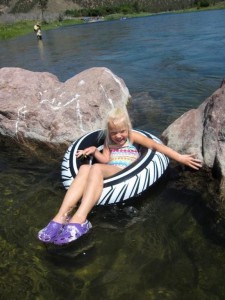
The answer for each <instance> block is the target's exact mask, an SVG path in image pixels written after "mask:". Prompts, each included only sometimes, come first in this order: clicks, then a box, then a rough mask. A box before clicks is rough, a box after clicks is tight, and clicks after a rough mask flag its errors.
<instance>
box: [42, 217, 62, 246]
mask: <svg viewBox="0 0 225 300" xmlns="http://www.w3.org/2000/svg"><path fill="white" fill-rule="evenodd" d="M63 226H64V224H60V223H57V222H55V221H51V222H49V223H48V225H47V226H46V227H45V228H43V229H41V230H40V231H39V232H38V239H39V240H40V241H42V242H44V243H52V242H53V240H54V239H55V238H56V237H57V236H58V235H59V234H60V233H61V231H62V229H63Z"/></svg>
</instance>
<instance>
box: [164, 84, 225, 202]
mask: <svg viewBox="0 0 225 300" xmlns="http://www.w3.org/2000/svg"><path fill="white" fill-rule="evenodd" d="M224 116H225V80H224V81H223V82H222V84H221V86H220V88H219V89H218V90H216V91H215V92H214V93H213V94H212V95H211V96H210V97H209V98H207V99H206V100H205V101H204V102H203V103H202V104H201V105H200V106H199V107H198V108H197V109H192V110H190V111H188V112H186V113H185V114H183V115H182V116H181V117H180V118H178V119H177V120H176V121H175V122H174V123H172V124H171V125H170V126H169V127H168V128H167V129H166V130H165V131H164V132H163V133H162V139H163V141H164V142H165V143H166V144H167V145H168V146H169V147H172V148H173V149H175V150H177V151H179V152H183V153H190V154H191V153H194V154H196V156H197V157H198V158H200V159H201V160H202V161H203V162H204V165H205V166H206V167H208V168H210V169H212V170H213V173H214V174H217V175H218V176H219V178H220V180H221V185H220V187H221V188H220V192H221V196H222V198H223V199H224V200H225V117H224Z"/></svg>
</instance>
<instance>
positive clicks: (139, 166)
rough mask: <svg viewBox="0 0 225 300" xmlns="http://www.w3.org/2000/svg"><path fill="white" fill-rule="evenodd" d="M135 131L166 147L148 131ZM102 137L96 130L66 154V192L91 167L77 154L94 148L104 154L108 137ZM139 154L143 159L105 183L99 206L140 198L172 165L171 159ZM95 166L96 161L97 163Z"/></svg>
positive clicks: (145, 151) (142, 149) (146, 151)
mask: <svg viewBox="0 0 225 300" xmlns="http://www.w3.org/2000/svg"><path fill="white" fill-rule="evenodd" d="M135 131H138V132H140V133H141V134H143V135H145V136H147V137H149V138H151V139H153V140H154V141H156V142H158V143H162V142H161V141H160V140H159V139H158V138H157V137H155V136H154V135H152V134H150V133H148V132H146V131H143V130H135ZM100 133H101V130H96V131H93V132H90V133H88V134H86V135H84V136H82V137H81V138H79V139H78V140H77V141H75V142H74V143H73V144H72V145H71V146H70V147H69V148H68V150H67V151H66V153H65V155H64V158H63V162H62V167H61V176H62V182H63V185H64V187H65V189H68V188H69V186H70V184H71V183H72V181H73V179H74V178H75V177H76V175H77V173H78V170H79V167H80V166H81V164H83V163H90V162H87V161H84V160H83V161H82V160H81V159H77V158H76V156H75V153H76V152H77V151H78V150H83V149H85V148H87V147H90V146H95V147H97V148H98V149H99V150H100V151H101V150H102V148H103V143H104V137H100ZM138 151H139V152H140V157H139V158H138V159H137V160H136V161H135V162H133V163H132V164H131V165H130V166H128V167H127V168H125V169H123V170H121V171H120V172H118V173H117V174H115V175H113V176H111V177H108V178H106V179H105V180H104V185H103V191H102V194H101V197H100V198H99V200H98V202H97V205H107V204H114V203H118V202H123V201H125V200H128V199H130V198H133V197H137V196H139V195H140V194H141V193H142V192H144V191H145V190H146V189H147V188H149V187H150V186H151V185H152V184H153V183H154V182H156V181H157V180H158V179H159V178H160V177H161V176H162V175H163V173H164V172H165V171H166V169H167V166H168V164H169V159H168V157H167V156H165V155H164V154H162V153H160V152H156V151H153V150H151V149H147V148H145V147H142V146H141V147H139V148H138ZM92 163H95V161H94V160H93V162H92Z"/></svg>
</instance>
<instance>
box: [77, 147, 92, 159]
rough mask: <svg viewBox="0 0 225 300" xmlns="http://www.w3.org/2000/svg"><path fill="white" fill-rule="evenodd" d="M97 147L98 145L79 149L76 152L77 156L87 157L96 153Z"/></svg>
mask: <svg viewBox="0 0 225 300" xmlns="http://www.w3.org/2000/svg"><path fill="white" fill-rule="evenodd" d="M96 149H97V148H96V147H94V146H91V147H88V148H86V149H84V150H78V151H77V153H76V157H77V158H79V157H82V156H83V157H84V158H86V157H87V156H88V155H94V154H95V151H96Z"/></svg>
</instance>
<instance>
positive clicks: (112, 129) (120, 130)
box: [108, 123, 129, 146]
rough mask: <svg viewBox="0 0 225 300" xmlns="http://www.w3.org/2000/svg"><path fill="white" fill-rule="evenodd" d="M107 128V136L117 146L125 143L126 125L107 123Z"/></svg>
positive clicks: (127, 133) (126, 136)
mask: <svg viewBox="0 0 225 300" xmlns="http://www.w3.org/2000/svg"><path fill="white" fill-rule="evenodd" d="M108 128H109V136H110V139H111V140H112V142H113V143H115V144H116V145H118V146H123V145H124V144H125V143H126V141H127V138H128V135H129V131H128V127H126V126H125V125H123V124H120V125H115V124H111V123H109V125H108Z"/></svg>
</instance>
